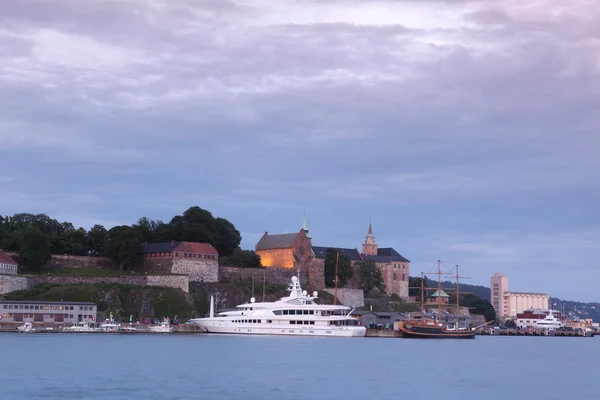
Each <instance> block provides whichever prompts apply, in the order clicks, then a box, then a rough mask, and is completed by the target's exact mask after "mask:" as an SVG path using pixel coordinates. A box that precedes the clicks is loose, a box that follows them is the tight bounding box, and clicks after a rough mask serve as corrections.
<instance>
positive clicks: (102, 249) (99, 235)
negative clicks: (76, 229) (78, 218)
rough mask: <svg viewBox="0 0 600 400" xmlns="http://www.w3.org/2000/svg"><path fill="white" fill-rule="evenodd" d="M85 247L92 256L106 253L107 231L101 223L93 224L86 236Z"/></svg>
mask: <svg viewBox="0 0 600 400" xmlns="http://www.w3.org/2000/svg"><path fill="white" fill-rule="evenodd" d="M87 247H88V249H89V251H90V252H91V255H93V256H106V255H107V254H108V231H107V230H106V228H105V227H103V226H102V225H94V226H93V227H92V229H90V231H89V233H88V236H87Z"/></svg>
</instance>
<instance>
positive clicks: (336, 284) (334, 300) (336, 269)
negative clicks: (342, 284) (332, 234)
mask: <svg viewBox="0 0 600 400" xmlns="http://www.w3.org/2000/svg"><path fill="white" fill-rule="evenodd" d="M335 254H336V255H335V290H334V291H333V305H334V306H335V305H336V303H337V288H338V261H339V260H340V252H339V251H338V252H336V253H335Z"/></svg>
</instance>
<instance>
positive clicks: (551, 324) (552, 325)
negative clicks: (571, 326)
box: [536, 310, 564, 330]
mask: <svg viewBox="0 0 600 400" xmlns="http://www.w3.org/2000/svg"><path fill="white" fill-rule="evenodd" d="M563 326H564V324H563V323H562V321H561V320H559V319H558V318H556V317H555V316H554V314H553V313H552V310H550V312H549V313H548V315H546V317H545V318H544V319H540V320H538V321H537V324H536V327H537V328H538V329H546V330H555V329H559V328H562V327H563Z"/></svg>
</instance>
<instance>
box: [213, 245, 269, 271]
mask: <svg viewBox="0 0 600 400" xmlns="http://www.w3.org/2000/svg"><path fill="white" fill-rule="evenodd" d="M219 264H220V265H223V266H231V267H243V268H260V267H262V263H261V261H260V256H259V255H258V254H256V253H255V252H254V251H252V250H242V249H240V248H239V247H238V248H237V249H235V250H234V251H233V254H231V255H230V256H229V257H221V256H219Z"/></svg>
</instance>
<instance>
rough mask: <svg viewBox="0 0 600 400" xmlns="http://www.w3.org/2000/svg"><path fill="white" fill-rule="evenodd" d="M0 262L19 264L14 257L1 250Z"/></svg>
mask: <svg viewBox="0 0 600 400" xmlns="http://www.w3.org/2000/svg"><path fill="white" fill-rule="evenodd" d="M0 264H11V265H19V264H17V262H16V261H15V260H13V259H12V257H11V256H9V255H8V254H6V253H5V252H3V251H0Z"/></svg>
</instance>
